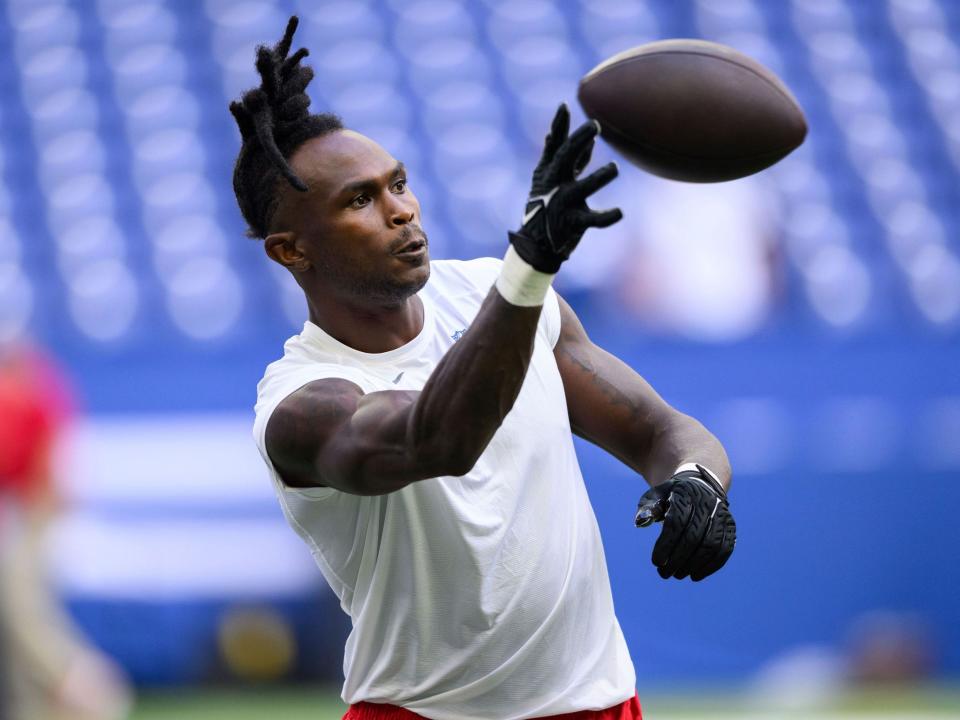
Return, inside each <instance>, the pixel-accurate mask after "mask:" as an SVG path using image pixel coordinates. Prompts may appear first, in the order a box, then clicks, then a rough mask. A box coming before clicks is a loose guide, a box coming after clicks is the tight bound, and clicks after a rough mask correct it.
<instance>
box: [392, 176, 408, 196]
mask: <svg viewBox="0 0 960 720" xmlns="http://www.w3.org/2000/svg"><path fill="white" fill-rule="evenodd" d="M406 189H407V181H406V179H403V180H397V181H396V182H395V183H394V184H393V191H394V192H397V193H402V192H403V191H404V190H406Z"/></svg>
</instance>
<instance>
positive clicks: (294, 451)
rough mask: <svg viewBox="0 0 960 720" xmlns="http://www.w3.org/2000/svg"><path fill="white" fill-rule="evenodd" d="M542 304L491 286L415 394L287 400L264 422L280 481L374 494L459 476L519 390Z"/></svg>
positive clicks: (328, 386) (342, 386) (317, 391)
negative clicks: (520, 300) (516, 300)
mask: <svg viewBox="0 0 960 720" xmlns="http://www.w3.org/2000/svg"><path fill="white" fill-rule="evenodd" d="M540 310H541V307H540V306H536V307H518V306H516V305H511V304H510V303H508V302H507V301H506V300H504V299H503V298H502V297H501V296H500V294H499V292H498V291H497V290H496V289H495V288H493V289H491V290H490V293H489V294H488V295H487V298H486V300H485V301H484V303H483V306H482V307H481V309H480V312H479V313H478V314H477V317H476V319H475V320H474V322H473V324H472V325H471V327H470V329H469V330H468V331H467V332H466V333H464V335H463V337H462V338H461V339H460V341H459V342H457V343H455V344H454V345H453V346H452V347H451V348H450V350H449V351H448V352H447V353H446V354H445V355H444V356H443V358H442V359H441V360H440V363H439V364H438V365H437V367H436V368H435V369H434V371H433V373H432V374H431V376H430V378H429V379H428V380H427V383H426V385H425V386H424V388H423V390H421V391H419V392H416V391H402V390H390V391H383V392H373V393H368V394H363V392H362V391H361V390H360V388H359V387H357V386H356V385H354V384H353V383H351V382H349V381H347V380H335V379H328V380H317V381H315V382H312V383H309V384H308V385H305V386H304V387H302V388H300V389H299V390H298V391H296V392H294V393H292V394H291V395H289V396H288V397H287V398H286V399H284V400H283V402H281V403H280V405H278V406H277V409H276V410H275V411H274V412H273V415H272V416H271V418H270V421H269V422H268V424H267V433H266V441H267V449H268V453H269V454H270V458H271V460H272V461H273V464H274V466H275V467H276V468H277V471H278V472H279V473H280V475H281V476H282V477H283V478H284V481H285V482H286V483H287V484H288V485H292V486H295V487H312V486H320V485H325V486H329V487H333V488H336V489H338V490H342V491H344V492H349V493H354V494H358V495H380V494H383V493H388V492H392V491H394V490H399V489H400V488H402V487H404V486H406V485H408V484H410V483H412V482H415V481H417V480H424V479H426V478H431V477H437V476H440V475H463V474H465V473H467V472H468V471H469V470H470V468H472V467H473V465H474V464H475V463H476V461H477V458H479V457H480V454H481V453H482V452H483V450H484V449H485V448H486V446H487V444H488V443H489V442H490V439H491V438H492V437H493V435H494V433H495V432H496V431H497V428H499V427H500V424H501V423H502V422H503V418H504V417H506V414H507V413H508V412H510V409H511V408H512V407H513V403H514V401H515V400H516V398H517V395H518V394H519V392H520V387H521V385H522V384H523V379H524V377H525V375H526V372H527V367H528V366H529V364H530V357H531V355H532V352H533V343H534V338H535V336H536V330H537V322H538V320H539V317H540Z"/></svg>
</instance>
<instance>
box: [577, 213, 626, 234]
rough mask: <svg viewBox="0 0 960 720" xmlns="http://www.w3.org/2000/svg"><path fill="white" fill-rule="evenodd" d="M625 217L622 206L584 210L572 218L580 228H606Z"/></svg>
mask: <svg viewBox="0 0 960 720" xmlns="http://www.w3.org/2000/svg"><path fill="white" fill-rule="evenodd" d="M622 219H623V213H622V212H621V211H620V208H612V209H611V210H599V211H594V210H584V211H582V212H580V213H578V214H576V215H574V216H573V217H572V218H571V220H570V221H571V222H572V223H573V224H574V226H576V227H577V228H578V229H580V230H586V229H587V228H592V227H595V228H605V227H610V226H611V225H613V224H615V223H618V222H620V221H621V220H622Z"/></svg>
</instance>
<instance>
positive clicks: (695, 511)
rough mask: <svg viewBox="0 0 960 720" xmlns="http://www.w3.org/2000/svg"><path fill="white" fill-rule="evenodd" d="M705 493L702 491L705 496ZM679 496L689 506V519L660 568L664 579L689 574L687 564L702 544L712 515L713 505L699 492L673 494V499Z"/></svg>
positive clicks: (678, 577)
mask: <svg viewBox="0 0 960 720" xmlns="http://www.w3.org/2000/svg"><path fill="white" fill-rule="evenodd" d="M705 492H706V491H704V494H705ZM676 496H680V497H682V498H683V502H686V503H689V505H690V513H689V515H690V519H689V522H688V523H687V526H686V528H685V529H684V532H683V534H682V535H681V536H680V537H679V538H678V539H677V541H676V542H675V543H674V546H673V551H672V552H671V553H670V556H669V558H667V560H666V562H664V563H663V564H662V565H661V566H660V570H661V571H662V572H661V574H663V575H665V576H666V577H670V576H673V577H676V578H677V579H679V580H682V579H683V578H685V577H686V576H687V575H688V574H689V569H688V567H687V564H688V562H689V560H690V559H691V558H692V557H693V556H694V555H695V553H696V552H697V550H698V549H699V548H700V545H701V544H702V543H703V539H704V536H705V534H706V532H707V529H708V526H709V525H710V519H711V517H710V516H711V515H712V514H713V509H714V506H713V503H708V502H705V498H704V497H703V495H702V494H701V492H699V491H696V490H695V491H693V493H691V494H689V495H688V494H686V493H680V492H676V491H675V492H674V497H676Z"/></svg>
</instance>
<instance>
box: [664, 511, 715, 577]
mask: <svg viewBox="0 0 960 720" xmlns="http://www.w3.org/2000/svg"><path fill="white" fill-rule="evenodd" d="M722 544H723V524H722V523H721V522H718V521H716V518H714V517H711V518H708V519H707V528H706V530H705V531H704V533H703V537H702V538H701V539H700V542H699V543H698V544H697V546H696V547H695V548H694V549H693V552H691V553H690V555H689V556H688V557H686V558H684V559H683V560H680V561H679V562H678V564H677V567H676V569H675V570H674V573H673V575H674V577H675V578H677V580H683V579H684V578H685V577H687V576H688V575H693V573H694V571H695V570H697V569H698V568H700V567H701V566H702V565H704V564H705V563H706V562H707V561H709V560H712V559H713V558H715V557H716V555H717V553H718V552H720V549H721V547H722Z"/></svg>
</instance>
